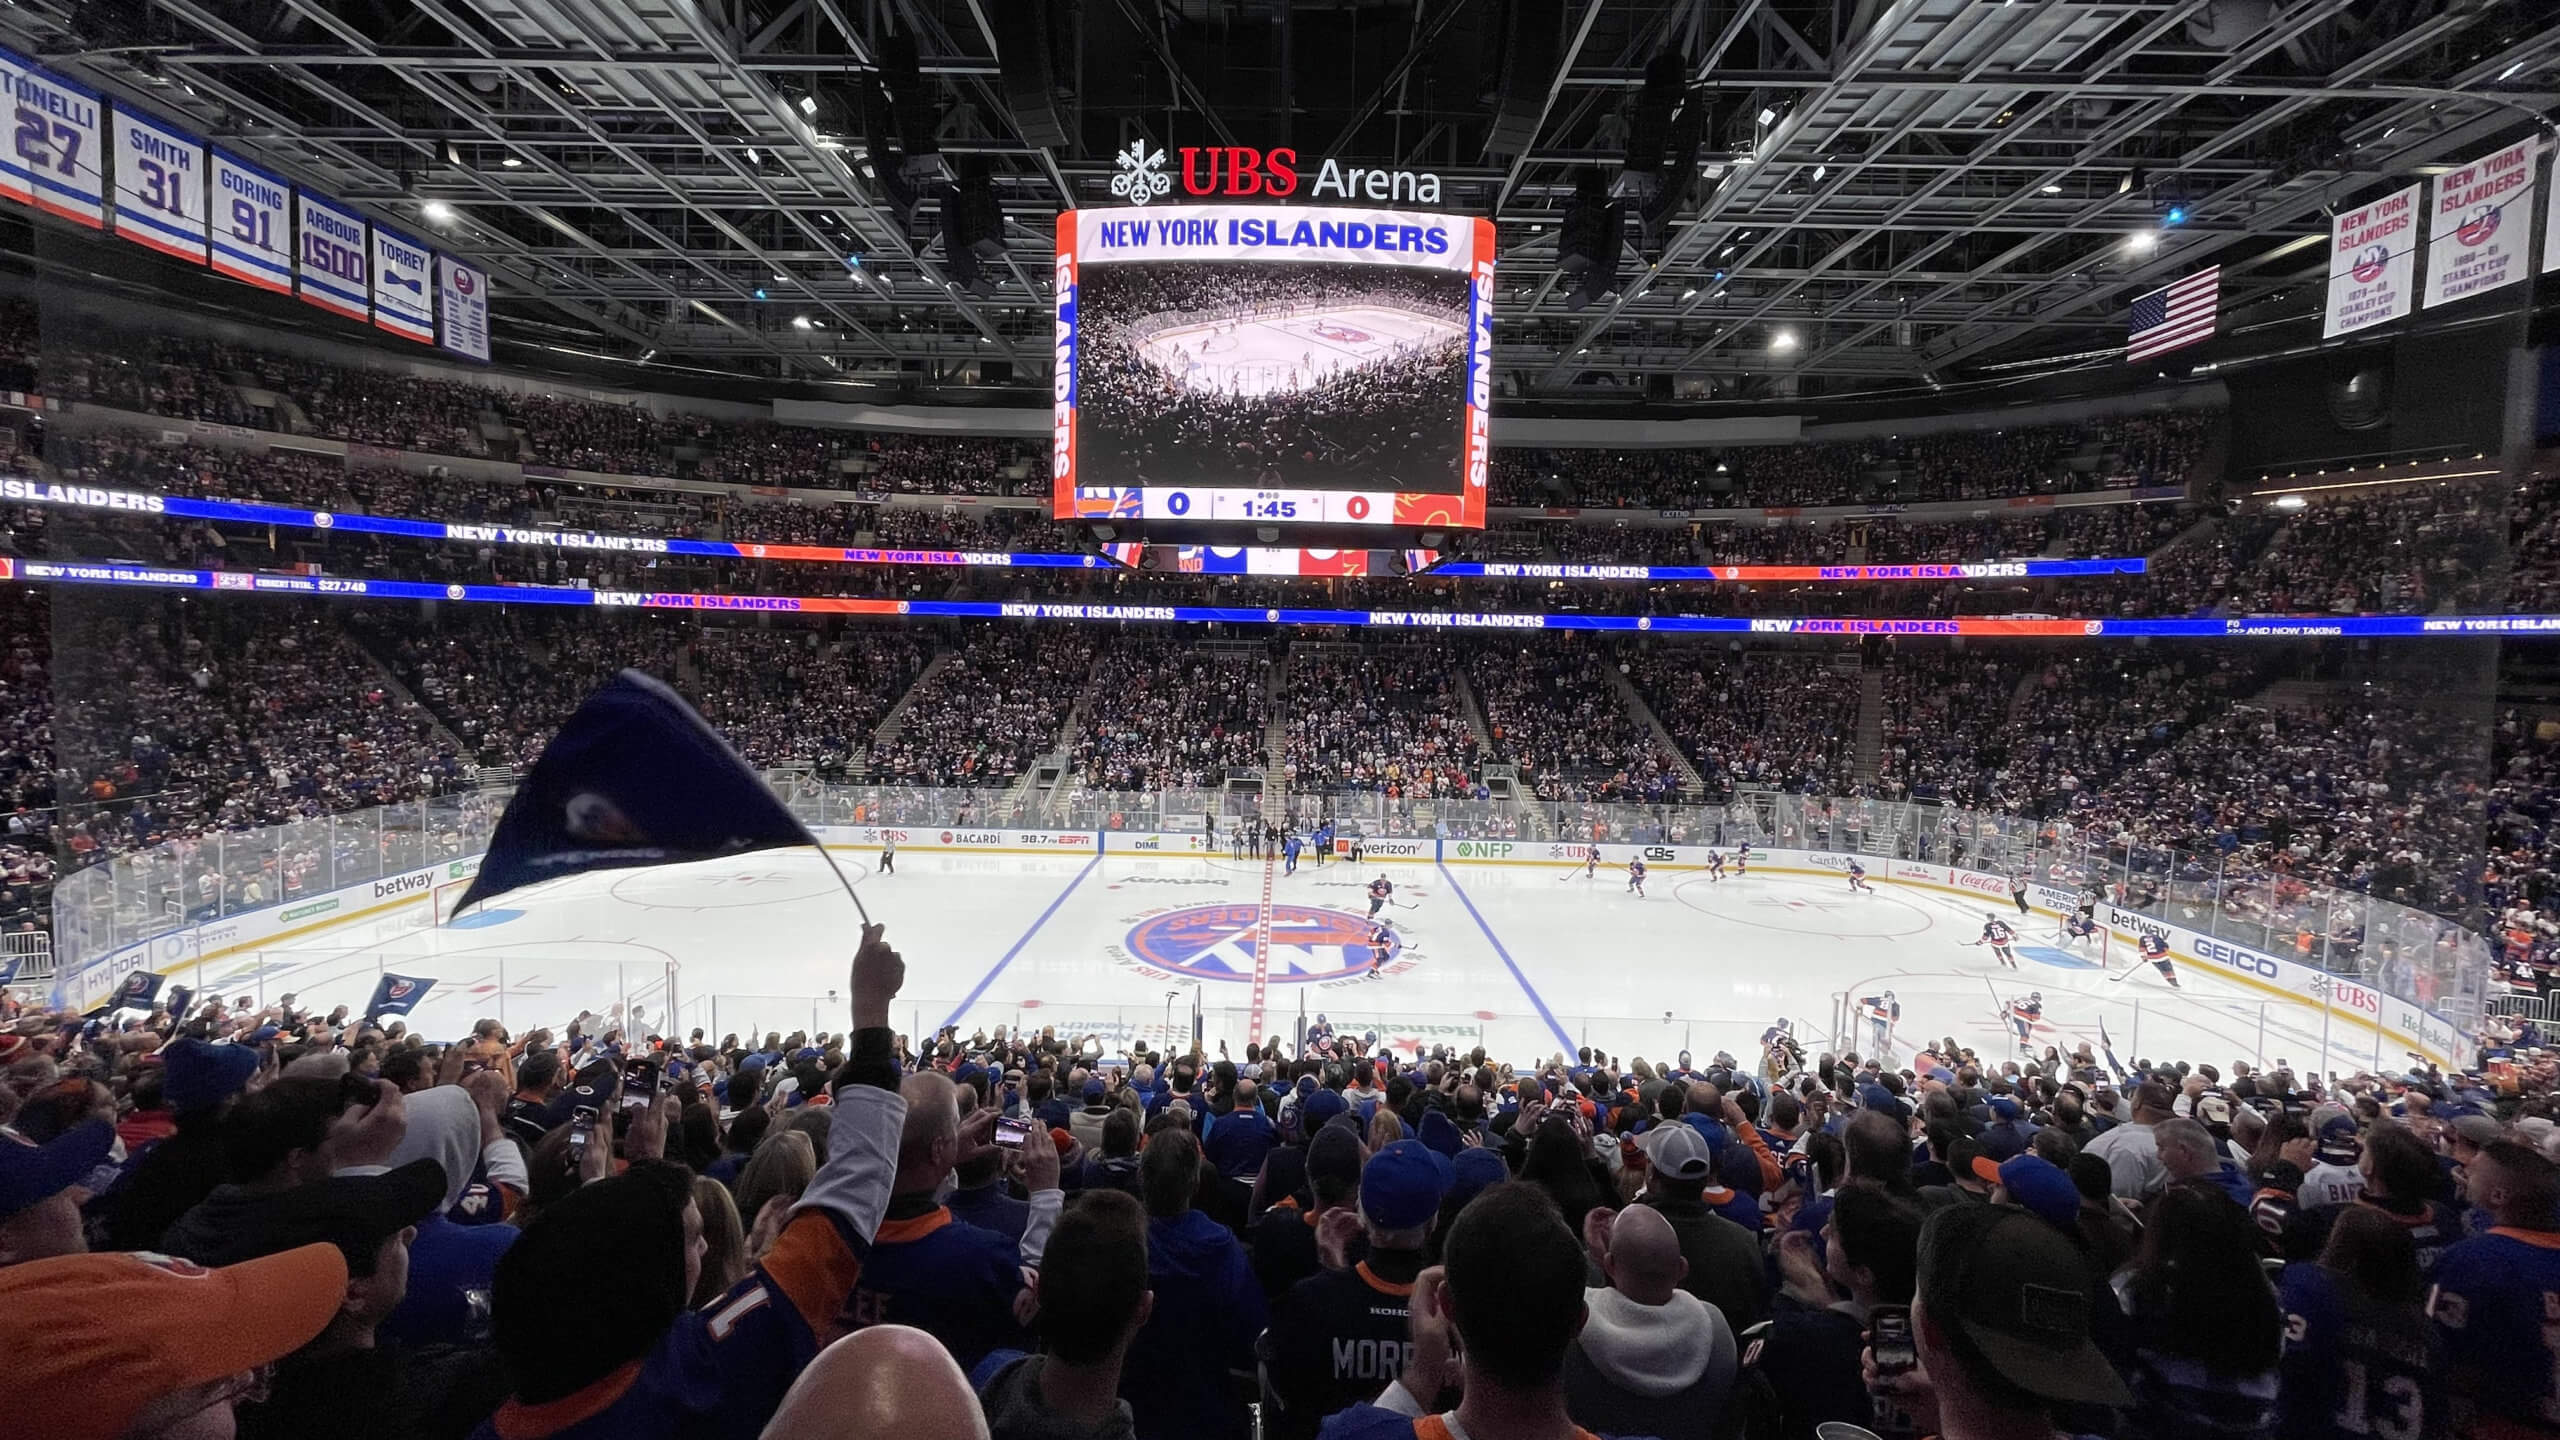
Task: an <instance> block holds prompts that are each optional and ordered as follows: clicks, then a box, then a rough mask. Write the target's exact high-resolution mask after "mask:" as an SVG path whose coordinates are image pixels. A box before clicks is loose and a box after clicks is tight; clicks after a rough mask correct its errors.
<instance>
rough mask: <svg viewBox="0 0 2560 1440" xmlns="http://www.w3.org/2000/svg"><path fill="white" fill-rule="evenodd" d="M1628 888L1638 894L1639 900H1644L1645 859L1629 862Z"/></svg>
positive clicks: (1637, 858)
mask: <svg viewBox="0 0 2560 1440" xmlns="http://www.w3.org/2000/svg"><path fill="white" fill-rule="evenodd" d="M1627 888H1628V889H1630V890H1632V891H1634V892H1635V893H1636V898H1637V899H1639V900H1641V899H1643V898H1644V857H1642V856H1638V857H1636V858H1635V859H1633V860H1630V861H1628V862H1627Z"/></svg>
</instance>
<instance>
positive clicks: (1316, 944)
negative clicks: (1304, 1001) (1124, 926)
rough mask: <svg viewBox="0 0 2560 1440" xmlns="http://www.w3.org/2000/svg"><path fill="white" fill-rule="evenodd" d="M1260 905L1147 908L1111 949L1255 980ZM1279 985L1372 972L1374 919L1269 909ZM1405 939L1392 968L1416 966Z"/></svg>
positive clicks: (1153, 967) (1130, 962)
mask: <svg viewBox="0 0 2560 1440" xmlns="http://www.w3.org/2000/svg"><path fill="white" fill-rule="evenodd" d="M1261 913H1262V909H1261V907H1260V906H1259V905H1248V904H1227V905H1185V906H1182V907H1180V908H1178V909H1172V910H1150V911H1143V912H1141V913H1139V914H1138V915H1136V916H1134V917H1132V922H1133V923H1131V925H1130V927H1129V933H1128V935H1127V936H1126V937H1125V938H1124V939H1123V940H1122V941H1121V943H1120V944H1118V945H1114V946H1111V947H1109V949H1110V952H1111V958H1112V959H1114V960H1116V961H1118V962H1120V963H1121V964H1123V965H1126V966H1130V967H1132V968H1135V969H1139V970H1144V971H1148V972H1150V973H1154V974H1159V975H1164V976H1179V977H1181V978H1182V979H1185V980H1218V981H1225V982H1227V983H1229V984H1241V985H1250V984H1252V983H1253V948H1254V939H1255V935H1256V922H1257V921H1258V920H1259V918H1260V916H1261ZM1270 957H1271V968H1270V975H1269V978H1270V982H1271V983H1272V984H1274V985H1307V984H1322V983H1324V982H1325V981H1328V980H1350V979H1356V978H1359V977H1362V976H1365V975H1366V974H1367V973H1368V970H1369V922H1368V921H1367V920H1365V919H1363V918H1361V917H1360V916H1358V915H1355V914H1352V913H1350V912H1349V911H1346V910H1326V909H1322V908H1320V907H1318V906H1314V905H1274V906H1272V907H1271V949H1270ZM1411 963H1412V962H1411V961H1410V960H1408V959H1407V958H1406V954H1405V946H1404V942H1403V940H1402V939H1401V938H1400V937H1399V938H1398V939H1397V941H1396V942H1395V945H1394V947H1393V948H1392V949H1390V950H1389V951H1388V952H1387V973H1388V974H1390V975H1393V974H1395V973H1397V972H1398V971H1400V970H1404V969H1409V968H1411Z"/></svg>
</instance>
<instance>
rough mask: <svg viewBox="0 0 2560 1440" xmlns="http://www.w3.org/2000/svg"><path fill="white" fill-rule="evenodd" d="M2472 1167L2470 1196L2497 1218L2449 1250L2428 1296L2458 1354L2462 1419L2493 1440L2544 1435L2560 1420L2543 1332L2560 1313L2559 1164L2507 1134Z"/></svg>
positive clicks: (2558, 1381)
mask: <svg viewBox="0 0 2560 1440" xmlns="http://www.w3.org/2000/svg"><path fill="white" fill-rule="evenodd" d="M2469 1170H2470V1180H2469V1185H2470V1194H2471V1203H2473V1204H2474V1205H2477V1206H2479V1207H2480V1208H2482V1209H2484V1210H2487V1211H2488V1212H2489V1213H2490V1214H2491V1215H2492V1216H2495V1217H2496V1219H2497V1222H2498V1223H2497V1225H2496V1226H2495V1227H2493V1228H2492V1229H2490V1230H2489V1231H2488V1233H2486V1234H2483V1235H2474V1236H2472V1237H2471V1238H2470V1239H2467V1240H2463V1241H2460V1242H2457V1243H2456V1244H2455V1245H2454V1246H2453V1247H2452V1248H2450V1249H2448V1250H2446V1251H2445V1252H2444V1258H2443V1259H2441V1260H2439V1261H2437V1262H2436V1269H2435V1276H2434V1288H2433V1289H2432V1290H2431V1291H2430V1293H2429V1298H2428V1304H2427V1314H2428V1316H2429V1317H2430V1318H2431V1319H2433V1320H2434V1322H2435V1328H2436V1333H2437V1335H2438V1336H2439V1337H2441V1338H2442V1340H2443V1342H2444V1346H2445V1352H2446V1354H2448V1355H2449V1356H2450V1357H2451V1358H2452V1382H2453V1395H2454V1406H2455V1416H2456V1421H2457V1424H2458V1425H2460V1426H2462V1427H2463V1431H2462V1433H2465V1434H2470V1435H2477V1436H2482V1437H2491V1440H2495V1437H2505V1436H2523V1435H2547V1434H2549V1433H2551V1431H2552V1429H2553V1428H2554V1427H2555V1425H2560V1414H2555V1413H2554V1411H2555V1408H2560V1407H2555V1405H2554V1402H2553V1400H2552V1396H2553V1395H2554V1393H2555V1387H2560V1373H2556V1372H2560V1367H2556V1366H2555V1363H2554V1358H2553V1353H2552V1350H2551V1348H2550V1344H2549V1342H2548V1340H2547V1339H2546V1338H2545V1337H2546V1335H2547V1334H2548V1331H2547V1329H2546V1327H2547V1325H2548V1324H2549V1317H2550V1316H2551V1315H2553V1314H2555V1313H2560V1169H2555V1167H2554V1166H2553V1165H2552V1163H2551V1161H2549V1160H2548V1159H2545V1158H2544V1157H2543V1155H2542V1153H2541V1152H2540V1151H2538V1150H2535V1149H2534V1148H2533V1147H2532V1146H2530V1145H2527V1144H2525V1143H2524V1142H2523V1141H2521V1140H2516V1139H2501V1140H2494V1141H2491V1142H2490V1143H2489V1144H2487V1145H2485V1146H2482V1147H2481V1149H2480V1153H2479V1154H2477V1155H2475V1156H2473V1157H2472V1159H2471V1163H2470V1167H2469Z"/></svg>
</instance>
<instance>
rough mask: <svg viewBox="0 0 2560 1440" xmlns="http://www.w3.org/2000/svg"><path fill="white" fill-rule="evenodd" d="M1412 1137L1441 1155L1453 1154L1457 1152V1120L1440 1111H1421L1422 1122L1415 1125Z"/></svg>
mask: <svg viewBox="0 0 2560 1440" xmlns="http://www.w3.org/2000/svg"><path fill="white" fill-rule="evenodd" d="M1414 1138H1416V1139H1418V1140H1420V1141H1421V1142H1422V1143H1423V1144H1425V1145H1428V1146H1430V1147H1431V1148H1432V1149H1433V1150H1434V1151H1437V1152H1438V1153H1440V1154H1441V1155H1444V1156H1454V1155H1456V1154H1457V1153H1458V1125H1457V1122H1456V1121H1454V1120H1451V1119H1450V1118H1449V1117H1448V1115H1447V1114H1445V1113H1443V1112H1441V1111H1438V1110H1425V1111H1423V1112H1422V1124H1421V1125H1420V1126H1418V1127H1416V1131H1415V1137H1414Z"/></svg>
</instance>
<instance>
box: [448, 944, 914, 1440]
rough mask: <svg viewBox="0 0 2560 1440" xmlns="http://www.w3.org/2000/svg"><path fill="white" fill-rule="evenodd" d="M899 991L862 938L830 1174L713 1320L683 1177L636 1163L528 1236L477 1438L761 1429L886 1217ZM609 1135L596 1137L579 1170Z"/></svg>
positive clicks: (511, 1267) (896, 1110) (832, 1327)
mask: <svg viewBox="0 0 2560 1440" xmlns="http://www.w3.org/2000/svg"><path fill="white" fill-rule="evenodd" d="M905 978H906V963H905V961H904V960H903V959H902V958H900V956H899V955H898V952H897V951H896V950H894V949H892V948H890V947H889V945H888V944H887V943H886V942H885V941H883V939H882V938H881V930H880V927H879V926H877V925H870V926H865V927H864V929H863V935H862V945H861V949H860V951H859V952H858V953H857V954H856V955H855V957H854V962H853V974H852V979H851V982H850V985H849V987H848V988H849V990H850V993H851V995H852V997H853V1003H852V1010H853V1030H854V1034H853V1040H852V1044H851V1048H850V1055H849V1058H848V1059H847V1060H846V1062H845V1065H844V1068H843V1069H841V1070H839V1071H837V1072H836V1075H835V1077H834V1080H833V1082H832V1086H831V1088H832V1090H833V1092H834V1103H833V1105H832V1106H831V1107H830V1130H831V1134H830V1136H829V1140H828V1146H827V1164H826V1167H825V1168H824V1169H822V1170H820V1171H819V1172H818V1178H817V1180H816V1181H815V1182H814V1183H812V1184H811V1185H810V1187H809V1189H808V1191H807V1192H806V1193H805V1194H803V1195H802V1196H801V1197H800V1202H799V1204H798V1205H797V1206H795V1207H794V1208H793V1210H792V1212H791V1216H790V1218H789V1220H788V1221H787V1222H785V1224H784V1226H783V1228H782V1233H781V1234H780V1235H779V1236H777V1237H776V1238H775V1240H774V1242H773V1244H772V1245H771V1246H770V1247H769V1248H768V1249H767V1250H766V1251H765V1253H764V1257H763V1259H762V1260H761V1261H760V1262H759V1263H758V1264H757V1265H756V1267H755V1268H754V1269H753V1270H751V1271H749V1272H748V1274H747V1277H746V1278H745V1279H744V1280H741V1281H739V1282H738V1284H737V1286H736V1287H735V1288H733V1289H732V1290H731V1291H730V1292H729V1293H728V1295H726V1296H724V1297H723V1298H722V1299H721V1301H720V1302H719V1303H718V1304H717V1305H714V1306H712V1307H711V1308H710V1309H707V1310H687V1309H686V1308H685V1302H686V1298H687V1297H688V1296H689V1295H690V1294H691V1293H692V1291H693V1285H694V1280H695V1275H696V1272H697V1271H698V1270H699V1268H700V1266H701V1263H702V1239H701V1234H702V1232H701V1228H700V1227H701V1214H700V1212H699V1211H698V1210H697V1209H696V1208H695V1207H694V1204H693V1192H692V1185H691V1182H690V1180H689V1179H687V1178H686V1176H685V1174H684V1172H683V1170H682V1169H681V1167H676V1166H658V1165H635V1166H634V1167H633V1171H632V1173H629V1174H625V1175H620V1176H615V1177H612V1178H609V1179H600V1180H596V1181H593V1182H591V1183H589V1184H586V1185H583V1186H580V1187H579V1188H578V1189H576V1190H574V1191H572V1192H570V1193H569V1194H568V1195H567V1196H565V1197H563V1198H562V1199H560V1200H559V1201H557V1202H555V1203H553V1204H550V1205H547V1206H546V1207H544V1209H543V1212H542V1214H541V1215H540V1216H539V1217H537V1218H536V1219H535V1220H534V1221H533V1223H532V1224H530V1225H528V1226H526V1227H525V1230H524V1233H523V1234H522V1235H521V1236H520V1237H518V1239H517V1241H516V1244H515V1246H514V1248H513V1249H511V1250H509V1251H508V1252H507V1256H506V1258H505V1259H504V1260H502V1261H501V1262H499V1265H498V1275H497V1284H496V1288H495V1292H494V1294H493V1296H492V1319H493V1321H494V1331H495V1339H496V1342H497V1349H498V1355H499V1358H500V1359H501V1360H502V1361H503V1362H504V1363H505V1365H506V1370H507V1377H508V1381H509V1385H510V1387H511V1389H512V1391H513V1398H512V1399H510V1400H509V1401H508V1402H507V1403H506V1404H505V1405H504V1406H502V1407H500V1409H499V1411H498V1413H497V1414H496V1415H494V1416H492V1417H491V1418H490V1419H489V1420H487V1421H485V1422H483V1423H482V1424H481V1426H480V1428H479V1429H478V1430H477V1431H475V1432H474V1435H475V1440H501V1437H503V1440H553V1437H567V1440H603V1437H608V1436H609V1437H612V1440H646V1437H652V1436H687V1437H692V1436H709V1437H717V1440H748V1437H752V1436H754V1435H756V1434H757V1433H758V1432H759V1431H760V1430H762V1429H763V1427H764V1423H765V1421H766V1419H767V1418H769V1417H770V1416H771V1415H772V1414H773V1411H774V1408H775V1406H777V1405H778V1404H780V1403H781V1400H782V1397H783V1394H784V1392H785V1391H786V1390H788V1389H789V1388H790V1385H791V1381H792V1377H793V1376H795V1375H797V1374H798V1373H799V1372H800V1370H801V1368H802V1367H803V1366H805V1365H807V1364H808V1363H809V1360H810V1358H811V1357H812V1356H814V1355H816V1354H817V1353H818V1350H819V1349H820V1348H821V1347H822V1346H823V1345H824V1344H825V1343H826V1341H828V1340H829V1339H831V1338H833V1337H834V1335H835V1334H836V1332H837V1329H838V1327H839V1325H840V1324H841V1321H840V1319H839V1317H840V1316H841V1315H842V1314H843V1313H844V1311H845V1308H846V1306H847V1304H848V1302H849V1301H850V1300H851V1299H852V1295H853V1289H854V1283H855V1281H856V1280H857V1279H858V1278H859V1277H860V1276H861V1273H862V1266H863V1263H864V1256H865V1253H866V1251H867V1250H868V1249H869V1247H870V1244H871V1236H872V1232H873V1231H874V1230H875V1229H877V1228H878V1226H879V1223H880V1216H881V1213H882V1212H883V1211H884V1210H885V1209H886V1208H887V1206H888V1202H889V1187H890V1182H891V1180H892V1179H893V1178H894V1176H895V1174H896V1166H897V1154H898V1149H897V1147H898V1137H899V1133H900V1128H901V1126H902V1125H903V1124H904V1122H905V1120H906V1102H905V1101H904V1100H903V1099H901V1098H900V1097H899V1094H898V1091H897V1088H896V1087H897V1083H898V1071H897V1063H898V1062H897V1057H896V1053H895V1051H894V1049H893V1040H892V1034H891V1031H890V1029H889V1002H890V1001H891V1000H892V999H894V998H895V997H896V996H897V993H898V988H899V986H900V985H901V984H903V983H904V981H905ZM609 1138H610V1137H609V1133H608V1132H603V1131H599V1132H598V1142H596V1143H591V1144H590V1145H589V1146H588V1150H589V1153H590V1163H593V1162H594V1160H595V1158H596V1157H600V1156H601V1155H602V1152H603V1150H604V1148H605V1145H606V1144H607V1143H609ZM564 1299H565V1300H567V1301H569V1302H570V1303H573V1305H574V1310H573V1311H572V1312H568V1313H564V1311H563V1310H562V1305H563V1303H564Z"/></svg>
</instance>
